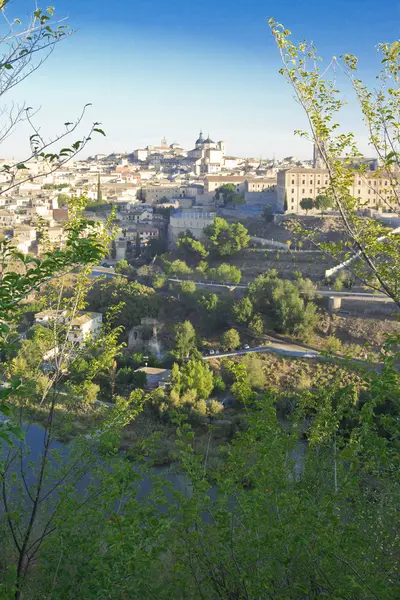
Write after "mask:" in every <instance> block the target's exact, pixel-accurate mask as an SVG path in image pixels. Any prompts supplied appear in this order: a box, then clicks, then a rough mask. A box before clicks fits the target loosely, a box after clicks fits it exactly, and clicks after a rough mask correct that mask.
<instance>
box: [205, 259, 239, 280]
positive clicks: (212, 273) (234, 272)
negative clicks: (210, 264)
mask: <svg viewBox="0 0 400 600" xmlns="http://www.w3.org/2000/svg"><path fill="white" fill-rule="evenodd" d="M208 278H209V279H211V280H212V281H219V282H221V283H234V284H237V283H240V280H241V279H242V273H241V271H240V270H239V269H238V268H237V267H235V266H234V265H228V264H226V263H222V264H221V265H219V267H215V268H213V269H209V270H208Z"/></svg>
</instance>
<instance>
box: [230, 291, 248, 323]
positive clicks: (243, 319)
mask: <svg viewBox="0 0 400 600" xmlns="http://www.w3.org/2000/svg"><path fill="white" fill-rule="evenodd" d="M232 314H233V318H234V319H235V321H237V322H238V323H248V321H249V320H250V319H251V315H252V314H253V304H252V302H251V300H250V298H248V297H247V296H245V297H244V298H241V299H240V300H237V301H236V302H234V303H233V306H232Z"/></svg>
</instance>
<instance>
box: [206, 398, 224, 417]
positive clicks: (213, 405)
mask: <svg viewBox="0 0 400 600" xmlns="http://www.w3.org/2000/svg"><path fill="white" fill-rule="evenodd" d="M207 409H208V414H209V415H213V416H215V415H218V414H220V413H221V412H222V411H223V410H224V407H223V406H222V404H221V403H220V402H217V400H210V402H209V403H208V407H207Z"/></svg>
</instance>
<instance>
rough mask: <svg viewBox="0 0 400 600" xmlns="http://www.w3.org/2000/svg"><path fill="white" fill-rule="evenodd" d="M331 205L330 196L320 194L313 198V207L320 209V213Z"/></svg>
mask: <svg viewBox="0 0 400 600" xmlns="http://www.w3.org/2000/svg"><path fill="white" fill-rule="evenodd" d="M332 206H333V199H332V198H330V197H329V196H325V195H323V194H320V195H319V196H317V197H316V198H315V208H316V209H317V210H320V211H321V212H322V214H324V212H325V211H326V210H328V209H329V208H332Z"/></svg>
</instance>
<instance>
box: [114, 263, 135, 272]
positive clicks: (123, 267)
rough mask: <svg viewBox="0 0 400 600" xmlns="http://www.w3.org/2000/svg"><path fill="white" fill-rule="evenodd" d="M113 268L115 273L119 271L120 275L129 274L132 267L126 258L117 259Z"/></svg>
mask: <svg viewBox="0 0 400 600" xmlns="http://www.w3.org/2000/svg"><path fill="white" fill-rule="evenodd" d="M114 270H115V272H116V273H119V274H120V275H131V274H132V271H133V268H132V267H131V265H130V264H129V263H128V261H127V260H119V261H118V262H117V264H116V265H115V267H114Z"/></svg>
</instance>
